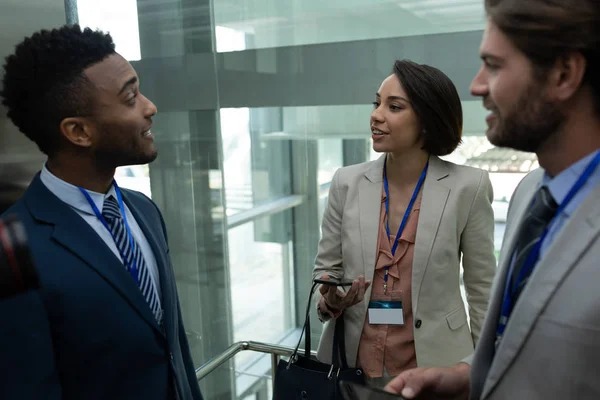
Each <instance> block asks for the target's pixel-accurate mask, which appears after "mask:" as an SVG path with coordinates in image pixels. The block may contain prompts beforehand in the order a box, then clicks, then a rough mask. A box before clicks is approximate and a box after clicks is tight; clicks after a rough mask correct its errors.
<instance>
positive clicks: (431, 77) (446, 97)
mask: <svg viewBox="0 0 600 400" xmlns="http://www.w3.org/2000/svg"><path fill="white" fill-rule="evenodd" d="M394 74H395V75H396V77H397V78H398V80H399V81H400V83H401V84H402V87H403V88H404V91H405V92H406V94H407V96H408V99H409V100H410V103H411V106H412V108H413V110H414V111H415V114H416V115H417V118H418V119H419V123H420V125H421V129H422V131H423V133H422V137H423V149H424V150H426V151H427V152H429V153H430V154H434V155H436V156H445V155H447V154H450V153H452V152H453V151H454V150H455V149H456V147H458V145H459V144H460V142H461V137H462V125H463V114H462V105H461V103H460V97H459V95H458V92H457V91H456V87H455V86H454V83H452V81H451V80H450V78H448V77H447V76H446V74H444V73H443V72H442V71H440V70H439V69H437V68H434V67H432V66H429V65H425V64H417V63H415V62H412V61H409V60H400V61H396V63H395V64H394Z"/></svg>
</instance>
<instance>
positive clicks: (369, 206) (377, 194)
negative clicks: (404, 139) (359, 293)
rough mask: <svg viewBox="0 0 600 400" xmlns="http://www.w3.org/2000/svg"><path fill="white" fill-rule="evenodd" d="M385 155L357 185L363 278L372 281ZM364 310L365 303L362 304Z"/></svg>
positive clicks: (371, 166)
mask: <svg viewBox="0 0 600 400" xmlns="http://www.w3.org/2000/svg"><path fill="white" fill-rule="evenodd" d="M384 162H385V155H383V156H381V157H379V158H378V159H377V160H376V161H375V162H373V163H371V165H370V167H369V169H368V170H367V172H366V173H365V179H361V180H360V181H359V183H358V213H359V221H360V229H359V232H360V235H361V241H362V256H363V265H364V270H365V278H366V279H372V278H373V273H374V271H375V262H376V261H377V237H378V236H379V213H380V211H381V190H382V184H383V164H384ZM363 303H364V304H365V308H366V305H367V302H363Z"/></svg>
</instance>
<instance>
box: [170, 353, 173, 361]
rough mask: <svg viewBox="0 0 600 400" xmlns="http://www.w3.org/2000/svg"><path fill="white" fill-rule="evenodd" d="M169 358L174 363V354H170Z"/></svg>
mask: <svg viewBox="0 0 600 400" xmlns="http://www.w3.org/2000/svg"><path fill="white" fill-rule="evenodd" d="M169 358H170V359H171V361H173V353H169Z"/></svg>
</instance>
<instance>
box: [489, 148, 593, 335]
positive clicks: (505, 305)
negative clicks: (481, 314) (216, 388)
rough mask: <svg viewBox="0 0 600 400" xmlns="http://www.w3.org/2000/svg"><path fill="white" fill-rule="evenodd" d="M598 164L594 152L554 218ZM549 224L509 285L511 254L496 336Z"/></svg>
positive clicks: (539, 247)
mask: <svg viewBox="0 0 600 400" xmlns="http://www.w3.org/2000/svg"><path fill="white" fill-rule="evenodd" d="M598 164H600V152H598V153H597V154H596V156H595V157H594V158H593V159H592V161H591V162H590V163H589V164H588V166H587V167H586V169H585V170H584V171H583V173H582V174H581V176H580V177H579V179H577V182H575V184H574V185H573V187H572V188H571V190H569V193H568V194H567V197H565V199H564V200H563V202H562V203H561V204H560V206H559V207H558V210H557V211H556V215H555V217H554V218H556V217H557V216H559V215H560V214H561V213H562V212H563V211H564V210H565V208H566V207H567V205H569V203H570V202H571V200H573V198H574V197H575V195H576V194H577V193H578V192H579V191H580V190H581V188H582V187H583V186H584V185H585V184H586V182H587V181H588V180H589V179H590V177H591V176H592V174H593V173H594V171H595V170H596V167H597V166H598ZM551 225H552V223H549V224H548V226H546V229H544V232H543V233H542V236H540V240H538V241H537V242H536V244H535V245H534V246H533V248H532V249H531V252H530V253H529V255H528V256H527V259H526V260H525V264H524V265H523V268H521V272H520V273H519V276H518V277H517V280H516V281H515V283H514V284H513V285H512V286H511V282H512V277H513V273H514V271H513V268H514V255H513V260H511V266H510V269H509V272H508V275H507V277H506V285H505V289H504V301H503V302H502V310H501V312H502V313H501V317H500V321H499V322H498V328H497V330H496V333H497V335H498V337H501V336H502V335H503V334H504V330H505V329H506V324H507V323H508V317H509V316H510V313H511V312H512V309H513V307H514V298H515V295H516V294H517V291H518V288H519V286H520V284H521V282H523V280H524V279H525V277H527V276H530V275H531V273H532V272H533V269H534V268H535V266H536V264H537V262H538V259H539V257H540V250H541V248H542V244H543V243H544V240H545V239H546V236H547V235H548V232H549V228H550V226H551Z"/></svg>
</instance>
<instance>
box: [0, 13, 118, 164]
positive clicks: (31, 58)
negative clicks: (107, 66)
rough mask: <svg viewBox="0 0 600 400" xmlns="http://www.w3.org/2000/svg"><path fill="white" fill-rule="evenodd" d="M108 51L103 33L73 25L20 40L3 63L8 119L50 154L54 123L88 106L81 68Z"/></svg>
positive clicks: (89, 98)
mask: <svg viewBox="0 0 600 400" xmlns="http://www.w3.org/2000/svg"><path fill="white" fill-rule="evenodd" d="M112 54H115V44H114V42H113V40H112V37H111V36H110V35H109V34H106V33H103V32H101V31H94V30H92V29H90V28H85V29H83V30H82V29H81V28H80V27H79V25H66V26H63V27H61V28H58V29H53V30H50V31H48V30H42V31H40V32H37V33H34V34H33V35H32V36H31V37H28V38H25V40H24V41H23V42H21V43H19V44H18V45H17V46H16V48H15V52H14V54H12V55H10V56H8V57H7V58H6V64H5V65H4V78H3V82H2V83H3V88H2V91H1V92H0V95H1V96H2V98H3V99H2V104H4V105H5V106H6V108H7V109H8V117H9V118H10V119H11V120H12V122H13V123H14V124H15V125H16V126H17V127H18V128H19V130H20V131H21V132H23V133H24V134H25V135H26V136H27V137H28V138H29V139H31V140H32V141H34V142H35V143H36V144H37V145H38V147H39V148H40V150H41V151H42V152H44V153H46V154H48V155H51V154H52V153H53V152H54V151H55V150H56V148H57V146H58V144H59V143H60V141H59V138H60V122H61V121H62V120H63V119H65V118H68V117H76V116H79V115H85V114H86V113H88V112H90V108H91V107H92V105H93V103H92V98H93V97H92V96H91V95H90V89H91V83H90V82H89V81H88V79H86V77H85V75H84V74H83V71H84V70H85V69H86V68H88V67H90V66H91V65H93V64H96V63H98V62H100V61H102V60H104V59H105V58H106V57H108V56H110V55H112Z"/></svg>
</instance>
